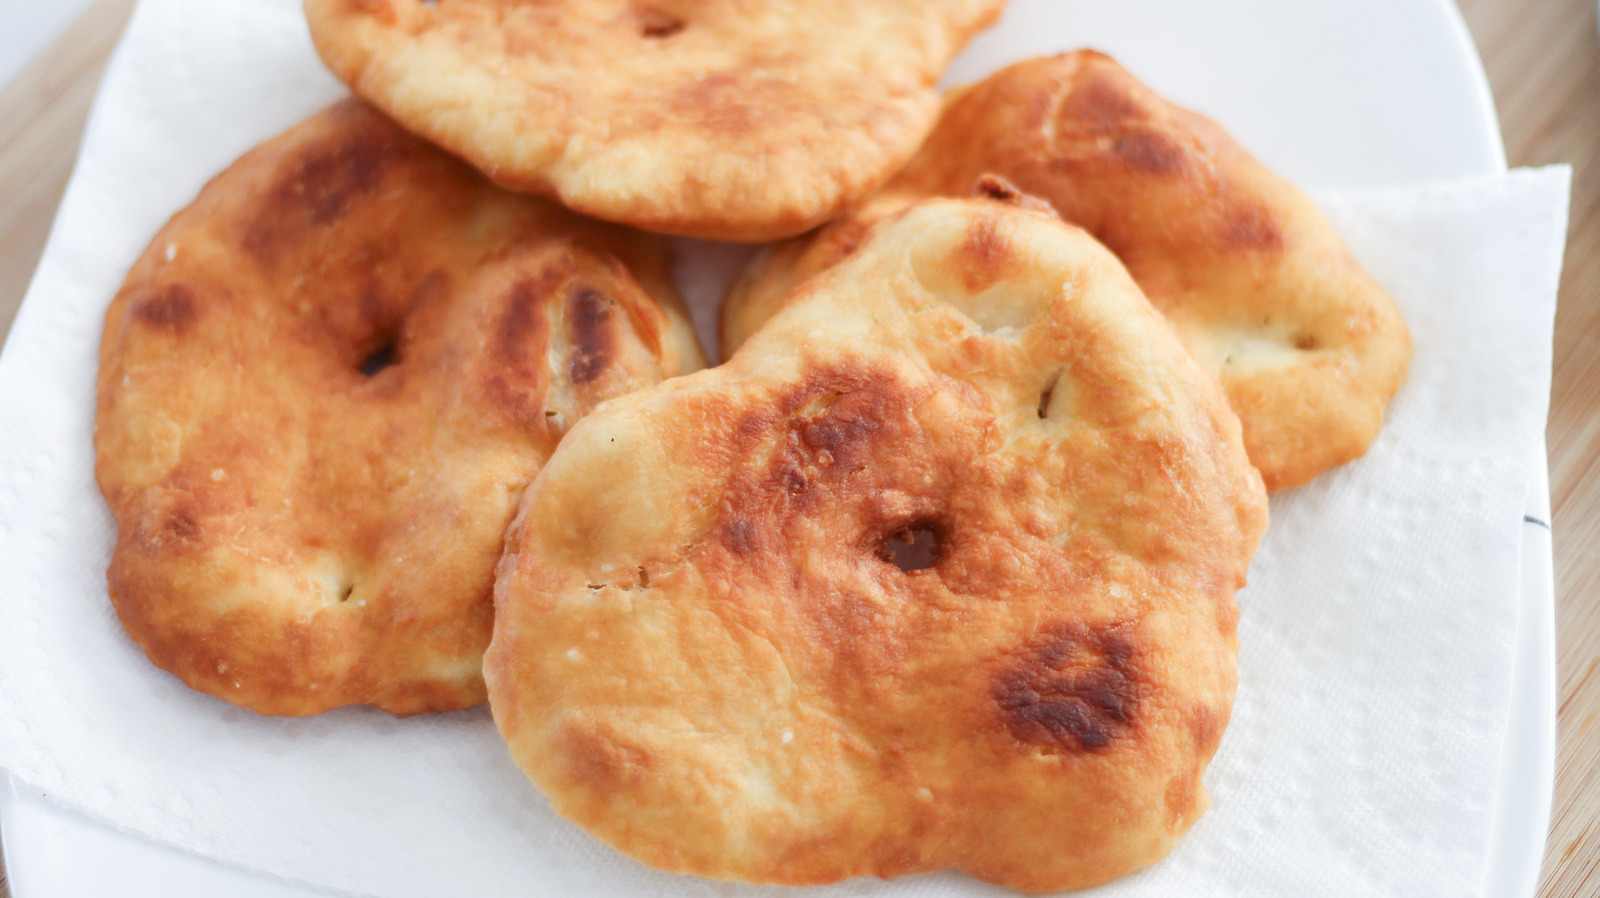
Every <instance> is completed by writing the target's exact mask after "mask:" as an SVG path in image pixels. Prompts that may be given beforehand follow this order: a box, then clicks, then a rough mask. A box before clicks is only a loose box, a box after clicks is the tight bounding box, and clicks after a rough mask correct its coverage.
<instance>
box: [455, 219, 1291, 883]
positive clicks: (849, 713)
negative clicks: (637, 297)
mask: <svg viewBox="0 0 1600 898" xmlns="http://www.w3.org/2000/svg"><path fill="white" fill-rule="evenodd" d="M1266 508H1267V506H1266V494H1265V491H1264V489H1263V488H1262V485H1261V480H1260V476H1259V475H1258V474H1257V473H1256V471H1255V470H1254V469H1253V468H1252V467H1251V466H1250V464H1249V463H1248V461H1247V459H1246V458H1245V454H1244V449H1243V446H1242V445H1241V443H1240V438H1239V426H1238V421H1237V419H1236V418H1235V417H1234V416H1233V414H1232V413H1231V412H1230V411H1229V410H1228V408H1227V405H1226V403H1225V402H1224V400H1223V397H1222V393H1221V390H1220V388H1219V387H1218V385H1217V383H1216V381H1215V380H1214V379H1212V378H1211V377H1209V376H1208V375H1206V374H1205V372H1204V371H1202V370H1201V369H1200V367H1199V366H1198V365H1197V364H1196V363H1195V362H1194V360H1193V359H1192V358H1191V357H1190V355H1189V353H1188V352H1186V351H1185V350H1184V348H1183V346H1182V344H1180V343H1179V342H1178V340H1177V338H1176V337H1175V336H1173V334H1172V332H1171V330H1170V328H1169V327H1168V326H1167V325H1166V324H1165V323H1164V322H1163V321H1162V319H1161V318H1160V316H1159V315H1158V314H1156V312H1155V311H1154V310H1153V309H1152V308H1151V307H1150V305H1149V304H1148V303H1147V302H1146V301H1145V300H1144V299H1143V297H1142V296H1140V294H1139V291H1138V288H1137V287H1136V286H1135V285H1134V283H1133V281H1132V280H1131V279H1130V278H1129V277H1128V275H1127V273H1126V272H1125V271H1124V270H1123V268H1122V266H1121V265H1120V264H1118V262H1117V261H1116V259H1115V258H1114V257H1112V255H1111V254H1110V253H1108V252H1106V251H1105V249H1104V248H1103V247H1101V246H1100V245H1099V244H1097V243H1095V242H1094V241H1093V240H1092V239H1090V238H1089V237H1088V236H1087V235H1085V234H1084V233H1083V232H1081V231H1079V230H1078V229H1076V228H1073V227H1070V226H1068V225H1065V224H1062V223H1061V222H1060V221H1059V220H1058V219H1056V218H1055V217H1054V216H1053V214H1050V213H1045V212H1039V211H1033V210H1027V209H1021V208H1017V207H1015V206H1013V205H1010V204H1006V203H1000V202H994V201H988V200H932V201H929V202H927V203H924V204H921V205H918V206H916V207H914V208H912V209H910V210H909V211H907V212H905V213H904V214H903V215H901V216H899V217H897V218H894V219H892V220H890V221H886V222H884V223H883V224H881V225H880V226H879V227H878V228H877V229H876V230H874V232H873V233H872V235H871V237H870V238H869V239H868V241H867V242H866V243H865V244H864V245H863V246H862V247H861V248H860V249H859V250H858V251H857V252H856V253H855V254H853V255H852V256H851V257H850V258H849V259H847V260H846V261H845V262H843V263H842V264H840V265H838V266H836V267H834V268H832V269H830V270H829V271H827V272H825V273H823V274H822V275H821V276H819V277H817V278H815V279H813V280H811V281H809V282H808V283H807V284H806V285H805V286H804V287H802V288H801V290H800V292H799V293H798V294H796V296H795V297H794V298H793V300H792V301H791V302H790V303H789V304H788V305H787V306H785V308H784V309H783V310H782V311H781V312H779V313H778V314H777V316H776V317H775V318H773V319H772V321H771V322H769V324H768V325H767V326H766V327H765V328H763V329H762V330H761V331H760V333H758V334H757V335H756V336H754V337H753V338H752V339H751V340H750V342H749V343H747V344H746V345H745V347H744V348H743V349H741V350H740V351H739V353H738V354H737V355H735V356H734V357H733V358H732V359H731V360H730V361H729V362H728V363H726V364H725V365H723V366H721V367H719V368H715V369H712V370H708V371H703V372H700V373H698V374H695V375H691V376H689V377H684V378H679V379H677V380H674V381H671V382H668V383H664V384H661V385H660V386H657V387H655V388H652V389H648V390H643V391H640V392H638V393H634V394H631V395H629V396H625V397H622V398H620V399H617V400H614V401H613V402H611V403H610V404H608V405H607V406H606V407H605V408H603V409H600V410H598V411H596V412H595V413H594V414H592V415H590V416H589V417H588V418H586V419H584V420H583V421H581V422H580V423H579V424H578V425H577V427H575V428H574V429H573V431H572V432H571V433H570V434H569V435H568V436H567V439H566V441H565V442H564V443H563V444H562V446H561V448H560V449H558V450H557V452H556V453H555V455H554V456H553V457H552V458H551V459H550V462H549V464H548V465H547V466H546V467H545V469H544V470H543V472H542V473H541V474H540V476H539V477H538V479H536V480H535V481H534V483H533V484H531V485H530V487H529V490H528V492H527V494H526V496H525V498H524V500H523V504H522V507H521V509H520V511H519V513H518V517H517V521H516V522H515V523H514V524H513V527H512V530H511V533H510V534H509V535H508V538H507V554H506V556H505V557H504V558H503V559H502V561H501V565H500V569H499V574H498V579H497V581H496V599H495V601H496V612H497V621H496V625H495V635H494V641H493V643H492V644H491V646H490V649H489V652H488V654H487V655H486V656H485V675H486V676H487V678H488V683H489V694H490V705H491V707H492V709H493V711H494V715H495V720H496V723H497V724H498V725H499V727H500V730H501V732H502V733H503V734H504V735H505V737H506V739H507V741H508V743H509V745H510V747H511V752H512V755H513V757H514V758H515V760H516V761H517V763H518V764H519V765H521V767H522V769H523V770H524V771H525V772H527V774H528V775H529V776H530V777H531V778H532V780H533V782H534V783H536V784H537V785H538V786H539V788H541V789H542V790H543V791H544V792H545V794H546V795H548V796H549V798H550V800H551V802H552V804H553V805H554V807H555V809H556V810H557V811H559V812H560V813H561V814H563V815H565V816H566V817H568V818H569V819H571V820H573V821H576V822H577V823H578V824H580V825H581V826H583V827H585V828H586V829H588V830H589V831H590V832H592V833H593V834H595V835H596V836H598V837H599V838H601V839H603V840H605V841H606V842H608V843H610V844H612V845H613V846H615V847H617V848H618V849H619V850H621V851H623V852H626V853H627V854H629V855H632V856H633V857H635V858H638V859H639V860H641V861H643V862H645V863H647V864H650V865H652V866H656V867H660V868H664V869H667V870H674V871H680V872H688V873H696V874H699V875H702V876H711V877H717V878H725V879H735V880H745V881H753V882H765V883H791V884H806V883H825V882H833V881H836V880H840V879H844V878H846V877H853V876H868V875H873V876H897V875H901V874H908V873H915V872H919V871H925V870H938V869H944V868H956V869H960V870H965V871H967V872H969V873H971V874H973V875H974V876H978V877H981V878H983V879H985V880H990V881H993V882H997V883H1003V884H1005V885H1008V886H1013V887H1016V888H1019V889H1026V890H1030V891H1051V890H1056V889H1065V888H1078V887H1084V886H1090V885H1094V884H1096V883H1100V882H1104V881H1106V880H1108V879H1111V878H1113V877H1115V876H1118V875H1121V874H1124V873H1127V872H1129V871H1131V870H1135V869H1138V868H1140V867H1143V866H1146V865H1148V864H1150V863H1153V862H1154V861H1155V860H1157V859H1159V858H1160V857H1162V856H1163V855H1165V854H1166V853H1167V852H1168V851H1169V850H1170V849H1171V848H1172V846H1173V844H1174V843H1175V842H1176V840H1177V839H1178V838H1179V836H1180V835H1181V834H1182V833H1183V832H1184V831H1185V830H1186V829H1188V827H1189V826H1190V825H1191V824H1192V823H1194V821H1195V820H1196V818H1198V817H1199V816H1200V814H1201V812H1202V811H1203V810H1204V808H1205V806H1206V797H1205V792H1204V789H1203V787H1202V783H1201V775H1202V771H1203V770H1204V768H1205V766H1206V764H1207V762H1208V761H1209V759H1210V758H1211V756H1212V753H1213V752H1214V751H1215V750H1216V747H1217V743H1218V740H1219V739H1220V737H1221V734H1222V731H1223V728H1224V727H1225V726H1226V724H1227V721H1228V717H1229V713H1230V710H1231V707H1232V700H1233V691H1234V683H1235V673H1234V659H1235V653H1236V646H1237V643H1236V637H1235V631H1236V622H1237V617H1238V611H1237V607H1236V606H1235V604H1234V591H1235V590H1236V589H1238V588H1239V587H1240V586H1242V585H1243V583H1244V579H1245V570H1246V566H1247V565H1248V563H1249V560H1250V557H1251V555H1252V554H1253V553H1254V551H1255V547H1256V543H1257V540H1258V539H1259V537H1260V535H1261V533H1262V530H1263V529H1264V527H1265V526H1266V514H1267V511H1266Z"/></svg>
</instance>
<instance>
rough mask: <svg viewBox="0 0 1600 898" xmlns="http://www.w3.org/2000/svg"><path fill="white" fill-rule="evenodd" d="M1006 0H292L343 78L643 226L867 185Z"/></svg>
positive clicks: (423, 130)
mask: <svg viewBox="0 0 1600 898" xmlns="http://www.w3.org/2000/svg"><path fill="white" fill-rule="evenodd" d="M1002 2H1003V0H810V2H807V3H794V2H779V0H737V2H736V0H699V2H694V0H660V2H648V3H646V2H637V0H554V2H542V3H526V2H520V3H519V2H510V0H446V2H440V3H427V2H423V0H306V4H305V7H306V16H307V19H308V20H309V21H310V24H311V36H312V38H313V40H314V41H315V42H316V45H317V49H318V51H319V52H320V53H321V54H322V58H323V60H324V61H325V62H326V63H327V64H328V67H329V68H331V69H332V70H333V71H334V73H335V74H336V75H338V76H339V77H340V78H341V79H343V80H344V81H345V83H347V84H349V85H350V87H351V88H352V89H353V90H355V91H356V92H357V93H358V94H360V95H362V96H364V97H366V98H367V99H368V100H371V101H372V102H373V103H375V104H376V105H378V106H379V107H381V108H382V109H383V110H384V111H386V112H388V113H389V114H390V115H392V116H394V117H395V118H396V119H397V120H398V121H399V122H401V123H402V124H403V125H405V126H406V127H407V128H409V129H411V130H412V131H414V132H416V133H418V134H421V135H422V136H424V137H427V138H428V139H430V140H432V141H435V142H436V143H438V144H440V145H441V146H443V147H445V148H447V149H449V150H450V151H451V152H453V153H456V154H458V155H460V156H462V157H464V158H466V159H468V160H469V161H471V162H472V164H474V165H476V166H477V167H478V168H479V169H481V170H482V171H483V172H484V173H485V174H487V175H488V176H489V177H490V178H492V179H494V180H495V181H496V182H498V183H500V184H503V185H505V186H507V187H510V188H513V189H516V190H526V191H531V192H534V193H539V194H542V195H545V196H549V197H554V198H557V199H559V200H560V201H561V202H563V203H565V204H566V205H567V206H569V207H570V208H572V209H575V210H577V211H579V212H582V213H585V214H588V215H593V216H595V217H596V218H603V219H607V220H610V221H617V222H622V223H624V224H629V225H634V226H636V227H641V228H645V229H648V230H652V231H660V232H664V233H670V234H681V235H687V236H691V237H705V238H713V239H719V240H737V241H747V242H754V241H761V240H771V239H776V238H779V237H787V236H791V235H794V234H798V233H800V232H802V231H805V230H807V229H808V228H812V227H815V226H817V225H819V224H821V223H822V222H824V221H827V220H828V219H830V218H832V217H833V216H834V215H836V214H838V213H839V211H840V210H842V209H844V208H845V207H846V206H848V205H849V204H852V203H854V202H856V201H858V200H860V199H861V198H862V197H864V196H866V195H868V194H869V193H871V192H872V191H874V190H876V189H877V188H878V187H880V186H882V184H883V182H884V181H886V180H887V179H888V178H889V177H890V176H891V175H892V174H893V173H894V172H895V171H896V170H897V169H899V168H900V167H901V166H902V165H904V164H905V162H906V160H907V159H909V158H910V157H911V154H912V153H914V152H915V151H916V148H917V144H919V143H920V142H921V141H922V138H923V137H925V136H926V135H927V133H928V129H929V128H931V127H932V126H933V122H934V119H935V118H936V117H937V116H938V108H939V98H938V95H937V93H936V90H935V84H936V83H937V81H938V80H939V75H940V73H941V72H942V71H943V70H944V67H945V65H946V64H947V63H948V62H949V60H950V59H951V57H953V56H954V55H955V54H956V53H957V52H958V51H959V50H960V49H961V47H962V46H963V45H964V44H965V43H966V41H967V39H968V38H969V37H970V36H971V35H972V34H973V33H974V32H976V31H977V30H978V29H980V28H982V27H984V26H986V25H988V24H989V23H990V22H991V21H993V20H994V18H995V17H996V16H997V15H998V14H999V11H1000V7H1001V6H1002Z"/></svg>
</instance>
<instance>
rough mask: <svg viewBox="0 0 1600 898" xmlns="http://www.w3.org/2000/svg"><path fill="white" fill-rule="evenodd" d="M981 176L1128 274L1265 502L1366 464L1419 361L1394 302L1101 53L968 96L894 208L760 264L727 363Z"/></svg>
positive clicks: (1319, 226) (1315, 217) (1269, 186)
mask: <svg viewBox="0 0 1600 898" xmlns="http://www.w3.org/2000/svg"><path fill="white" fill-rule="evenodd" d="M985 174H994V175H999V176H1000V177H1002V178H1004V179H1006V180H1008V181H1010V182H1012V183H1014V184H1015V185H1016V187H1017V188H1020V189H1021V190H1022V191H1024V192H1026V193H1029V194H1032V195H1034V196H1038V197H1040V198H1042V199H1044V200H1047V201H1048V202H1049V203H1050V204H1051V205H1053V206H1054V207H1055V208H1056V209H1057V210H1058V211H1059V212H1060V213H1061V215H1062V217H1063V218H1065V219H1066V220H1067V221H1070V222H1074V223H1076V224H1078V225H1080V226H1082V227H1084V228H1086V229H1087V230H1089V232H1090V233H1092V234H1094V235H1095V237H1097V238H1098V239H1100V240H1101V241H1102V242H1103V243H1105V244H1106V246H1108V247H1110V248H1111V250H1112V251H1113V252H1115V253H1116V254H1117V255H1118V256H1119V257H1120V258H1121V259H1122V261H1123V263H1124V264H1126V265H1127V267H1128V270H1129V272H1131V273H1132V274H1133V277H1134V280H1136V281H1138V283H1139V286H1140V287H1141V288H1143V289H1144V292H1145V294H1146V295H1147V296H1148V297H1149V298H1150V301H1151V302H1152V303H1154V304H1155V306H1156V307H1157V308H1158V309H1160V310H1161V312H1162V313H1163V314H1165V315H1166V316H1167V318H1168V320H1170V321H1171V322H1172V323H1173V324H1174V325H1175V326H1176V327H1177V329H1178V332H1179V334H1180V335H1181V336H1182V337H1183V339H1184V342H1185V343H1186V344H1187V345H1188V346H1189V348H1190V349H1191V350H1192V351H1193V352H1194V354H1195V356H1196V357H1197V358H1198V359H1199V360H1200V362H1201V364H1202V365H1204V366H1205V368H1206V369H1207V370H1209V371H1211V372H1212V373H1213V374H1215V375H1217V376H1218V377H1219V378H1220V379H1221V381H1222V385H1223V388H1224V390H1225V391H1226V392H1227V395H1228V402H1229V404H1230V405H1232V407H1233V410H1234V411H1235V412H1237V413H1238V415H1239V420H1240V421H1241V423H1242V424H1243V426H1244V442H1245V448H1246V449H1248V450H1249V452H1250V459H1251V461H1253V462H1254V463H1255V465H1256V466H1257V467H1258V468H1259V469H1260V470H1261V474H1262V476H1263V477H1264V478H1265V479H1266V483H1267V487H1268V489H1272V490H1281V489H1287V488H1289V487H1294V486H1299V485H1301V484H1304V483H1306V482H1308V481H1310V480H1311V479H1313V478H1315V477H1316V476H1317V475H1318V474H1320V473H1322V472H1323V471H1325V470H1328V469H1329V468H1333V467H1337V466H1339V465H1342V464H1345V463H1347V462H1349V461H1352V460H1354V459H1356V458H1358V457H1360V456H1361V455H1362V454H1363V453H1365V452H1366V450H1367V446H1368V445H1369V444H1370V443H1371V442H1372V440H1373V438H1374V437H1375V436H1377V433H1378V430H1379V428H1381V427H1382V425H1383V412H1384V408H1385V407H1386V406H1387V404H1388V402H1389V400H1390V399H1391V398H1392V397H1393V396H1394V394H1395V393H1396V392H1397V391H1398V390H1399V389H1400V386H1401V384H1402V383H1404V381H1405V376H1406V366H1407V363H1408V362H1409V360H1410V357H1411V339H1410V336H1409V334H1408V333H1407V331H1406V327H1405V323H1404V321H1402V320H1401V318H1400V313H1399V310H1398V309H1397V308H1396V307H1395V304H1394V302H1393V300H1391V299H1390V298H1389V296H1388V295H1387V294H1386V293H1384V291H1383V290H1382V289H1381V288H1380V287H1379V286H1378V285H1377V284H1376V283H1375V282H1374V281H1373V280H1372V278H1371V277H1370V276H1368V275H1367V273H1366V272H1365V271H1364V270H1363V269H1362V268H1361V266H1360V265H1359V264H1358V263H1357V262H1356V261H1355V259H1354V258H1352V257H1351V255H1350V253H1349V251H1348V250H1346V248H1345V246H1344V244H1343V242H1342V241H1341V240H1340V239H1339V237H1338V235H1337V234H1335V233H1334V231H1333V228H1332V226H1331V225H1329V224H1328V222H1327V221H1326V220H1325V219H1324V218H1323V217H1322V214H1321V213H1320V212H1319V211H1318V210H1317V208H1316V207H1315V206H1314V205H1313V204H1312V203H1311V201H1310V200H1308V199H1307V198H1306V197H1305V196H1304V195H1303V194H1301V193H1300V192H1299V191H1298V190H1296V189H1295V188H1294V187H1293V186H1292V185H1290V184H1289V183H1288V182H1286V181H1284V180H1283V179H1281V178H1279V177H1277V176H1276V175H1273V174H1272V173H1271V172H1269V171H1267V169H1266V168H1265V167H1263V166H1262V165H1261V164H1260V163H1259V162H1257V161H1256V160H1254V159H1253V158H1251V157H1250V155H1249V154H1248V153H1246V152H1245V151H1244V150H1243V149H1242V148H1241V147H1240V146H1239V145H1238V144H1237V143H1236V142H1235V141H1234V140H1233V139H1232V138H1230V137H1229V136H1228V135H1227V134H1226V133H1225V132H1224V131H1223V130H1222V129H1221V128H1220V127H1218V126H1217V125H1216V123H1214V122H1212V121H1210V120H1209V119H1207V118H1205V117H1203V116H1201V115H1198V114H1196V113H1193V112H1190V111H1188V110H1185V109H1181V108H1179V107H1177V106H1174V105H1172V104H1171V103H1168V102H1166V101H1165V100H1163V99H1161V98H1160V97H1158V96H1157V95H1156V94H1155V93H1153V92H1152V91H1151V90H1150V89H1149V88H1147V87H1145V86H1144V85H1142V84H1140V83H1139V82H1138V81H1137V80H1135V79H1134V77H1133V76H1132V75H1130V74H1129V73H1128V72H1127V71H1125V70H1124V69H1122V67H1120V66H1119V65H1117V64H1116V63H1115V62H1114V61H1112V60H1111V59H1110V58H1108V57H1106V56H1103V55H1101V54H1099V53H1094V52H1090V51H1080V52H1077V53H1070V54H1066V55H1063V56H1056V57H1050V58H1040V59H1033V60H1029V61H1026V62H1021V63H1018V64H1016V65H1013V66H1011V67H1010V68H1007V69H1005V70H1003V71H1001V72H999V73H997V74H995V75H993V76H991V77H990V78H988V79H987V80H985V81H983V82H981V83H979V84H977V85H975V86H972V87H970V88H967V89H965V90H963V91H961V92H959V93H958V94H956V95H955V96H954V97H953V98H952V99H951V100H950V102H949V104H948V105H947V107H946V109H945V112H944V115H943V117H942V118H941V119H940V122H939V125H938V127H937V128H936V129H935V131H934V133H933V134H932V135H931V136H930V137H929V139H928V142H927V144H926V145H924V147H923V148H922V150H921V151H920V152H919V154H918V155H917V157H916V158H915V159H914V160H913V161H912V162H911V164H910V165H909V166H908V167H907V168H906V170H905V171H904V172H902V173H901V174H900V175H899V176H898V177H896V178H895V180H894V181H893V182H891V183H890V185H889V186H888V187H887V188H886V189H885V190H884V191H883V193H882V194H880V195H879V196H876V197H874V198H873V200H872V201H871V202H870V203H868V204H867V205H865V206H864V207H863V208H861V209H859V210H857V211H856V212H855V214H853V215H850V216H846V217H845V218H844V219H842V220H841V221H839V222H837V223H835V224H832V225H830V226H828V227H826V228H824V229H822V231H821V232H820V233H818V234H816V235H812V236H808V237H805V238H800V239H799V240H797V241H795V242H791V243H788V244H784V245H781V246H779V247H777V248H775V249H773V250H772V251H771V252H769V253H768V254H766V255H765V256H763V257H762V258H761V259H759V260H758V261H757V263H756V266H755V267H754V268H753V269H751V271H750V272H749V273H747V275H746V276H745V278H744V279H743V280H742V282H741V284H740V285H739V286H738V287H737V288H736V290H735V291H734V293H733V295H732V296H731V297H730V300H729V302H728V305H727V306H726V308H725V310H724V318H723V321H724V328H723V346H724V351H728V350H729V349H731V348H732V347H736V346H738V345H739V344H740V343H741V342H743V341H744V339H746V338H747V337H748V336H749V334H750V333H751V332H752V331H753V330H754V329H755V328H756V327H758V326H759V325H760V323H761V321H763V320H765V319H766V318H767V317H768V316H770V315H771V314H772V311H773V310H774V309H775V308H776V307H777V306H778V305H780V304H781V303H782V302H783V301H784V299H785V298H786V297H787V295H788V293H789V292H790V291H792V290H793V288H794V286H795V285H797V284H798V283H799V282H801V281H803V280H804V279H805V278H806V277H809V276H810V275H811V274H814V273H815V272H817V271H819V270H821V269H823V268H825V267H827V266H829V265H832V264H834V263H835V262H837V261H838V260H839V259H840V258H842V257H843V256H844V255H846V254H847V253H848V252H849V251H850V250H851V249H852V248H853V246H854V244H855V242H856V241H858V240H859V239H860V236H861V234H863V233H864V232H865V230H866V228H867V226H868V225H869V224H870V223H871V221H872V220H874V219H875V218H876V217H879V216H881V215H883V214H885V213H886V212H888V211H891V210H893V209H896V208H900V207H903V206H904V205H905V204H906V203H909V202H912V201H914V200H915V199H916V198H919V197H923V196H932V195H946V196H960V195H965V194H966V193H967V192H968V191H970V190H971V189H972V188H973V185H974V183H975V182H976V181H977V180H978V179H979V178H980V177H981V176H983V175H985Z"/></svg>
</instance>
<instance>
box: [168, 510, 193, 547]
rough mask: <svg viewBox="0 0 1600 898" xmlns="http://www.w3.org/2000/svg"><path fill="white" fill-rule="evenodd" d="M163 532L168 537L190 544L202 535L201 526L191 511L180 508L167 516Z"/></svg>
mask: <svg viewBox="0 0 1600 898" xmlns="http://www.w3.org/2000/svg"><path fill="white" fill-rule="evenodd" d="M162 530H163V531H164V535H166V536H170V537H172V538H174V539H180V540H183V541H184V542H189V541H192V540H194V539H195V538H196V537H198V536H199V535H200V524H199V522H197V521H196V520H195V519H194V514H193V513H192V512H191V511H189V509H187V508H181V507H180V508H174V509H172V511H171V512H170V513H169V514H168V515H167V519H166V521H165V522H164V526H163V527H162Z"/></svg>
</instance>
